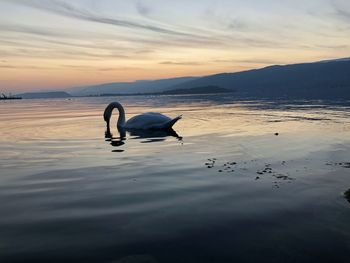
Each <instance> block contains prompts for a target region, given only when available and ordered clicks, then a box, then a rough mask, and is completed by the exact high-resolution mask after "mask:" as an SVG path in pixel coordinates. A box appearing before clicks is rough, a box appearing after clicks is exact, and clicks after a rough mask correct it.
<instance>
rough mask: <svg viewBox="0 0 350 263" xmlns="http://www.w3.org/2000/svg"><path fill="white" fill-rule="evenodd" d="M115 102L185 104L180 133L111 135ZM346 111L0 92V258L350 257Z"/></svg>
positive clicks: (335, 106) (143, 106) (340, 106)
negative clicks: (1, 96) (108, 110)
mask: <svg viewBox="0 0 350 263" xmlns="http://www.w3.org/2000/svg"><path fill="white" fill-rule="evenodd" d="M114 100H118V101H120V102H121V103H122V104H123V105H124V106H125V109H126V112H127V118H129V117H132V116H133V115H135V114H139V113H142V112H147V111H156V112H161V113H164V114H166V115H169V116H172V117H175V116H177V115H180V114H182V115H183V119H182V120H180V121H179V122H178V123H176V125H175V126H174V130H175V131H176V133H177V136H176V135H175V134H172V136H165V135H166V134H127V136H126V138H125V140H121V139H120V138H119V134H118V132H117V130H116V128H114V130H113V134H114V135H113V138H105V123H104V121H103V118H102V113H103V110H104V108H105V106H106V105H107V104H108V103H109V102H111V101H114ZM116 115H117V113H115V114H114V116H113V120H114V121H116ZM349 117H350V102H346V101H343V102H333V103H327V102H323V101H294V102H286V101H279V102H271V101H253V100H252V101H238V100H236V101H235V100H233V99H232V98H230V97H229V96H223V95H220V96H216V95H212V96H148V97H146V96H137V97H119V98H118V97H115V98H110V97H104V98H79V99H69V100H66V99H61V100H22V101H4V102H1V103H0V134H1V136H0V167H1V176H0V200H1V205H0V262H122V263H125V262H128V263H130V262H147V263H149V262H152V263H153V262H176V263H179V262H201V263H206V262H208V263H209V262H349V255H350V203H349V202H348V201H347V200H346V199H345V198H344V196H343V193H344V191H345V190H347V189H348V188H350V169H349V167H350V165H349V163H348V162H350V118H349ZM276 133H278V134H276Z"/></svg>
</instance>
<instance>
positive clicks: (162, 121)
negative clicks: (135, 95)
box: [103, 102, 181, 132]
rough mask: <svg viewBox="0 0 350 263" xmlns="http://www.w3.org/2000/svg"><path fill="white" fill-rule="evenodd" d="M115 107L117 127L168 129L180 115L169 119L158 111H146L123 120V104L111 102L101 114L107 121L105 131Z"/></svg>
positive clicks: (126, 128)
mask: <svg viewBox="0 0 350 263" xmlns="http://www.w3.org/2000/svg"><path fill="white" fill-rule="evenodd" d="M115 108H117V109H118V111H119V118H118V122H117V127H118V129H125V130H168V129H171V128H172V127H173V125H174V124H175V123H176V122H177V121H178V120H179V119H181V116H178V117H176V118H174V119H171V118H169V117H167V116H165V115H163V114H160V113H158V112H147V113H143V114H140V115H137V116H134V117H132V118H131V119H130V120H128V121H127V122H125V111H124V108H123V106H122V105H121V104H120V103H119V102H112V103H110V104H109V105H108V106H107V107H106V109H105V111H104V114H103V117H104V120H105V121H106V123H107V132H110V120H111V116H112V112H113V110H114V109H115Z"/></svg>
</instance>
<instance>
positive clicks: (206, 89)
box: [161, 86, 232, 95]
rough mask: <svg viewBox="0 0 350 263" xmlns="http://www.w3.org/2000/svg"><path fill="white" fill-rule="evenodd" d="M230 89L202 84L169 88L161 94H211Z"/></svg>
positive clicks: (225, 91)
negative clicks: (184, 87)
mask: <svg viewBox="0 0 350 263" xmlns="http://www.w3.org/2000/svg"><path fill="white" fill-rule="evenodd" d="M227 92H232V90H228V89H224V88H220V87H218V86H203V87H195V88H189V89H171V90H166V91H163V92H162V93H161V94H163V95H180V94H212V93H227Z"/></svg>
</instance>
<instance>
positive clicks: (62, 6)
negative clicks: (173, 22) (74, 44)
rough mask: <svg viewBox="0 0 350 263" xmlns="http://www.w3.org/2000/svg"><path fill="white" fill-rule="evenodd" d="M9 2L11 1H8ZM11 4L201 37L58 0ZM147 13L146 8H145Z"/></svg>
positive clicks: (27, 1)
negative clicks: (114, 16) (102, 14)
mask: <svg viewBox="0 0 350 263" xmlns="http://www.w3.org/2000/svg"><path fill="white" fill-rule="evenodd" d="M6 1H9V0H6ZM9 2H11V3H15V4H19V5H23V6H27V7H32V8H36V9H39V10H44V11H47V12H51V13H54V14H57V15H61V16H65V17H68V18H74V19H79V20H84V21H90V22H96V23H101V24H107V25H111V26H118V27H126V28H133V29H141V30H147V31H151V32H155V33H161V34H167V35H176V36H190V37H200V36H197V35H194V34H191V33H186V32H181V31H178V30H174V29H170V28H166V27H161V26H158V25H152V24H148V23H146V22H144V23H140V22H136V21H132V20H124V19H117V18H109V17H104V16H101V15H97V14H94V13H92V12H90V11H88V10H86V9H82V8H76V7H75V6H73V5H71V4H68V3H67V2H63V1H58V0H40V1H39V0H11V1H9ZM143 9H144V10H143V12H145V8H143Z"/></svg>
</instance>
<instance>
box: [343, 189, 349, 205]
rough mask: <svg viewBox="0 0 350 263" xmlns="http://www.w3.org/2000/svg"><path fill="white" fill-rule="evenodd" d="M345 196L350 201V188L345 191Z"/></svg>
mask: <svg viewBox="0 0 350 263" xmlns="http://www.w3.org/2000/svg"><path fill="white" fill-rule="evenodd" d="M344 197H345V199H346V200H348V202H349V203H350V188H349V189H348V190H346V191H345V192H344Z"/></svg>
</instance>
